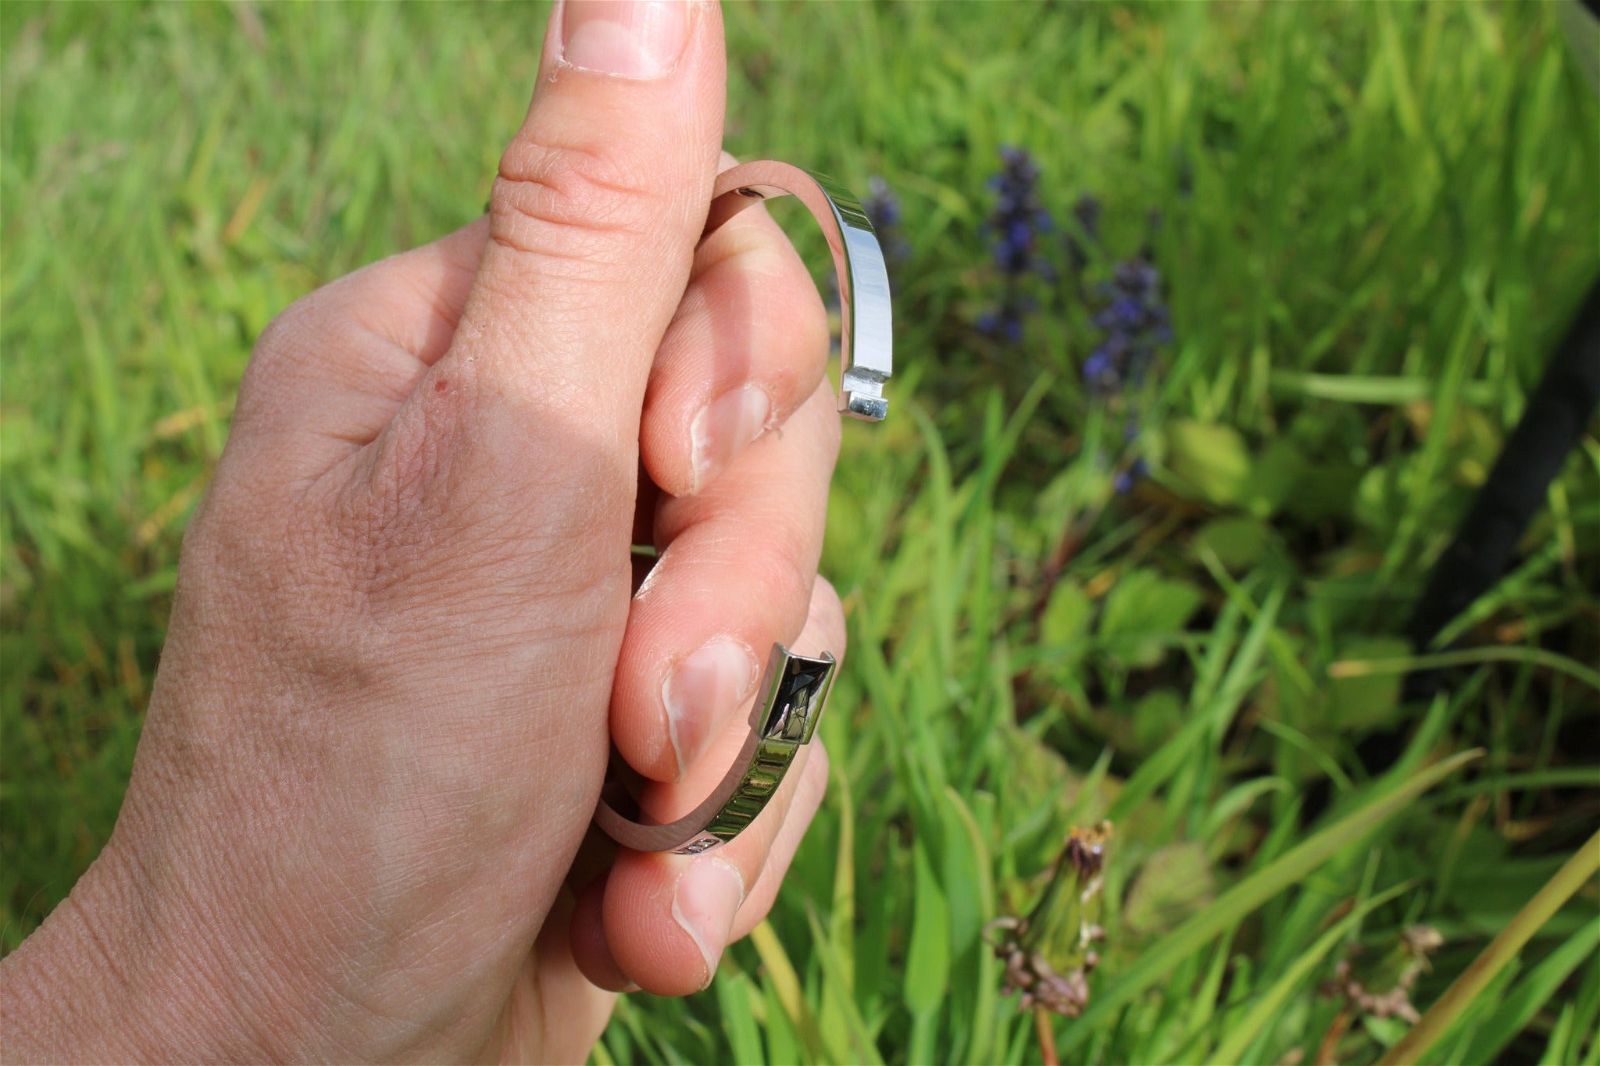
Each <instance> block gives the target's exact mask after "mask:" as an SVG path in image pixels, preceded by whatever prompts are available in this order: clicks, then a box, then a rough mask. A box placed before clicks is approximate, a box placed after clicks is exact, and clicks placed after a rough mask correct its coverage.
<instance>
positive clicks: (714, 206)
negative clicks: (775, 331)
mask: <svg viewBox="0 0 1600 1066" xmlns="http://www.w3.org/2000/svg"><path fill="white" fill-rule="evenodd" d="M780 196H793V197H795V198H796V199H797V200H799V201H800V202H801V203H803V204H805V206H806V208H807V209H808V210H809V211H810V212H811V216H812V217H813V218H814V219H816V221H817V224H818V225H819V226H821V227H822V232H823V235H824V236H825V237H826V238H827V241H828V248H829V249H830V250H831V251H832V253H833V268H834V272H835V274H836V276H837V279H838V287H839V321H840V338H839V361H840V366H839V410H840V411H842V412H843V413H845V414H847V415H849V416H851V417H853V418H859V419H863V420H865V421H869V422H881V421H883V419H884V416H886V415H887V414H888V413H889V402H888V400H887V399H885V398H884V395H883V386H884V384H885V382H887V381H888V380H889V376H890V374H891V373H892V372H893V369H894V364H893V349H894V342H893V329H892V316H891V312H890V306H889V272H888V270H887V269H886V268H885V266H884V261H883V250H882V249H881V248H880V247H879V246H878V238H877V236H876V235H875V234H874V233H873V231H872V223H871V222H870V221H868V219H867V215H866V212H865V211H863V210H862V209H861V204H860V203H859V202H857V200H856V199H855V198H854V197H853V196H851V195H850V194H849V193H848V192H846V191H845V190H844V189H842V188H841V187H840V186H839V185H838V184H837V183H836V182H834V181H833V180H832V179H829V178H825V177H823V176H821V175H819V174H812V173H810V172H808V171H805V170H801V169H800V168H799V167H796V166H792V165H790V164H788V163H780V162H777V161H775V160H764V161H762V162H759V163H744V164H741V165H740V166H736V167H733V168H732V169H730V170H727V171H724V172H723V173H722V174H721V176H719V177H718V178H717V183H716V187H715V189H714V190H713V192H712V198H711V207H710V210H709V211H708V212H707V215H706V228H705V230H704V232H703V233H702V234H701V236H700V239H701V240H702V241H704V240H705V238H706V237H707V236H709V235H710V234H711V233H712V232H714V231H715V230H716V229H717V228H718V227H719V226H721V225H722V224H723V223H725V222H727V221H728V220H729V219H730V218H732V217H733V216H734V215H737V214H738V213H739V212H740V211H743V210H744V209H745V208H747V207H749V206H751V205H752V204H757V203H761V202H762V201H764V200H771V199H775V198H777V197H780ZM836 666H837V662H836V661H835V659H834V657H833V656H832V655H831V654H828V653H826V652H825V653H823V654H822V655H821V656H820V657H811V656H806V655H796V654H794V653H793V652H791V651H790V650H789V649H788V648H786V647H784V646H783V645H782V644H774V645H773V646H772V655H771V656H770V657H769V658H768V660H767V668H766V670H765V672H764V673H763V674H762V678H761V684H760V686H759V687H758V688H757V690H756V701H755V704H754V706H752V707H751V709H750V719H749V723H748V724H749V730H750V732H749V735H748V736H746V737H745V741H744V744H743V745H742V746H741V747H740V749H739V754H738V756H737V757H736V758H735V759H734V761H733V765H732V766H730V767H729V768H728V772H727V773H726V774H725V775H724V776H723V778H722V781H721V783H720V784H718V785H717V787H716V788H715V789H713V790H712V792H711V795H709V796H707V797H706V798H705V799H704V800H703V801H701V802H700V804H698V805H697V806H696V807H695V808H694V810H692V811H690V812H689V813H688V814H686V815H684V816H683V817H681V818H678V819H676V820H674V821H671V822H667V823H664V824H662V823H653V822H645V821H640V820H639V813H638V801H637V795H638V793H639V791H640V789H642V788H643V787H644V784H645V782H644V780H643V779H642V778H641V777H640V776H639V775H638V774H637V773H635V772H634V771H633V770H632V769H631V768H630V767H629V766H628V765H627V764H626V762H625V761H624V760H623V759H621V758H620V757H619V756H617V755H616V754H615V753H614V752H613V754H612V758H611V773H610V776H609V777H608V779H607V781H606V784H605V787H604V789H603V791H602V792H601V796H600V804H599V807H598V808H597V809H596V811H595V816H594V820H595V824H596V825H598V826H599V827H600V828H601V829H602V830H604V831H605V833H606V834H607V835H608V836H610V837H611V839H613V840H615V841H616V842H617V843H619V844H621V845H622V846H623V847H627V848H632V849H634V850H635V851H671V852H675V853H677V854H679V855H697V854H699V853H700V852H702V851H709V850H710V849H712V848H714V847H717V846H718V845H720V844H725V843H727V842H728V841H730V840H732V839H733V838H734V837H736V836H738V835H739V833H740V832H741V831H742V830H743V829H744V828H745V826H747V825H749V824H750V823H751V822H753V821H754V820H755V818H756V816H757V815H759V814H760V813H761V812H762V810H764V809H765V808H766V806H767V804H768V803H769V802H771V800H772V797H773V795H774V794H776V793H777V791H778V786H779V785H781V784H782V783H783V779H784V776H785V775H786V774H787V773H788V772H789V767H790V766H791V765H792V764H793V763H794V760H795V756H796V755H798V754H799V752H800V749H801V748H802V747H803V746H804V745H806V744H807V743H809V742H810V740H811V737H812V735H813V734H814V733H815V732H816V729H817V720H818V719H819V718H821V716H822V709H823V706H824V705H825V704H826V702H827V699H828V692H829V690H830V689H831V688H832V687H833V676H834V670H835V667H836ZM624 812H626V813H624Z"/></svg>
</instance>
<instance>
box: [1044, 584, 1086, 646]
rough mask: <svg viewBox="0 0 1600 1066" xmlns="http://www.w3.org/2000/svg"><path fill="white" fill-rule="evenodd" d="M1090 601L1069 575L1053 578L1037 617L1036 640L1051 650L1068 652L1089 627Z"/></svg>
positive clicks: (1080, 640)
mask: <svg viewBox="0 0 1600 1066" xmlns="http://www.w3.org/2000/svg"><path fill="white" fill-rule="evenodd" d="M1093 610H1094V608H1093V605H1091V604H1090V602H1089V597H1088V596H1087V595H1086V594H1085V593H1084V591H1083V586H1082V585H1080V584H1078V583H1077V582H1076V581H1074V580H1072V579H1071V578H1063V579H1062V580H1060V581H1058V582H1056V587H1055V588H1054V589H1053V590H1051V592H1050V602H1049V603H1048V604H1046V605H1045V609H1044V615H1043V617H1041V618H1040V619H1039V642H1040V644H1041V645H1043V646H1044V647H1045V648H1047V649H1050V650H1052V651H1058V652H1066V653H1071V652H1072V651H1073V650H1074V649H1076V648H1077V647H1078V646H1079V645H1080V644H1081V643H1082V642H1083V638H1084V636H1085V635H1086V634H1087V633H1088V631H1089V618H1090V615H1091V614H1092V613H1093Z"/></svg>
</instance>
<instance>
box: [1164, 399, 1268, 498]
mask: <svg viewBox="0 0 1600 1066" xmlns="http://www.w3.org/2000/svg"><path fill="white" fill-rule="evenodd" d="M1166 456H1167V467H1168V469H1170V470H1171V471H1172V473H1173V475H1174V476H1175V477H1176V478H1177V480H1178V481H1179V482H1180V484H1181V486H1182V487H1183V488H1184V489H1185V490H1186V491H1188V492H1189V493H1191V494H1193V495H1195V496H1198V497H1199V498H1200V499H1202V500H1205V501H1206V502H1207V503H1211V504H1214V505H1216V506H1218V507H1227V506H1231V505H1234V504H1237V503H1240V502H1241V501H1243V500H1244V499H1245V497H1246V496H1247V495H1248V494H1249V492H1250V475H1251V464H1250V449H1249V448H1248V447H1247V446H1246V445H1245V441H1244V437H1243V436H1241V435H1240V433H1239V431H1238V430H1236V429H1234V428H1233V427H1232V426H1225V425H1219V424H1216V423H1212V422H1200V421H1196V420H1194V419H1189V418H1179V419H1174V420H1172V421H1170V422H1168V423H1167V425H1166Z"/></svg>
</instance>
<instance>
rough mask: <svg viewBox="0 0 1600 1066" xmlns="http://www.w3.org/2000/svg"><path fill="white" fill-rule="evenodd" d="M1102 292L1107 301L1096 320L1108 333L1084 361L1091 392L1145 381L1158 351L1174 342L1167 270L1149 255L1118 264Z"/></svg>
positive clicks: (1107, 392)
mask: <svg viewBox="0 0 1600 1066" xmlns="http://www.w3.org/2000/svg"><path fill="white" fill-rule="evenodd" d="M1100 292H1101V296H1102V298H1103V299H1104V300H1105V303H1104V305H1103V306H1102V307H1101V308H1100V310H1099V311H1097V312H1096V313H1095V316H1094V324H1095V326H1096V327H1097V328H1098V329H1100V330H1101V331H1102V332H1103V334H1104V336H1103V337H1102V339H1101V342H1100V344H1099V346H1098V347H1096V348H1095V350H1094V351H1093V352H1091V353H1090V355H1089V357H1088V358H1087V359H1085V360H1084V362H1083V380H1084V384H1085V385H1087V386H1088V387H1089V389H1090V391H1091V392H1094V393H1096V394H1097V395H1101V396H1109V395H1111V394H1112V393H1115V392H1119V391H1121V390H1122V389H1123V388H1125V387H1127V386H1128V385H1137V384H1139V383H1140V382H1141V381H1143V380H1144V376H1145V373H1146V372H1147V371H1148V370H1149V368H1150V365H1151V364H1152V363H1153V362H1154V361H1155V357H1156V354H1157V351H1158V350H1159V349H1160V348H1162V347H1163V346H1165V345H1167V344H1169V343H1171V341H1172V326H1171V323H1170V321H1169V317H1168V314H1167V306H1166V303H1165V301H1164V300H1163V299H1162V294H1161V271H1159V270H1157V269H1156V267H1155V264H1153V263H1151V262H1150V261H1149V260H1148V259H1147V258H1133V259H1126V260H1124V261H1122V262H1121V263H1118V264H1117V266H1116V269H1115V270H1114V271H1113V272H1112V275H1111V280H1110V281H1109V282H1108V283H1106V284H1105V285H1103V286H1102V287H1101V290H1100Z"/></svg>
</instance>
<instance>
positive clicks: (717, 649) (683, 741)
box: [661, 637, 757, 777]
mask: <svg viewBox="0 0 1600 1066" xmlns="http://www.w3.org/2000/svg"><path fill="white" fill-rule="evenodd" d="M756 667H757V664H756V657H755V656H754V655H753V654H751V652H750V649H749V648H747V647H745V646H744V645H743V644H741V643H740V642H739V641H737V640H734V639H733V638H732V637H713V638H712V639H710V640H708V641H706V642H705V643H704V644H702V645H700V647H699V648H697V649H695V651H694V652H693V653H692V654H690V655H689V657H688V658H686V659H684V660H683V661H682V662H680V663H679V664H678V665H677V666H676V667H674V668H673V670H672V673H670V674H668V675H667V680H666V682H665V683H664V684H663V685H662V686H661V702H662V704H663V705H665V707H666V709H667V736H668V739H670V740H671V741H672V751H673V754H675V755H676V756H677V757H678V776H680V777H681V776H683V771H684V769H685V768H686V767H688V766H689V764H690V763H692V762H694V760H695V758H696V757H697V756H698V755H699V754H700V753H701V752H702V751H704V750H705V746H706V744H707V742H709V741H710V739H711V730H712V727H713V726H715V725H716V723H717V722H719V721H721V720H722V717H723V712H725V711H727V710H729V709H731V708H734V707H737V706H738V705H739V704H740V703H742V702H744V699H745V697H747V696H749V695H750V690H751V688H753V687H754V686H755V683H756Z"/></svg>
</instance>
